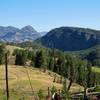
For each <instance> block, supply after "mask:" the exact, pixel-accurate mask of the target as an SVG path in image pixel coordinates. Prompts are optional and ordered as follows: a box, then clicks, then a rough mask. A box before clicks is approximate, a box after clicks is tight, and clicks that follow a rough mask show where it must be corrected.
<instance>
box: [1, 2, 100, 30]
mask: <svg viewBox="0 0 100 100" xmlns="http://www.w3.org/2000/svg"><path fill="white" fill-rule="evenodd" d="M26 25H32V26H33V27H34V28H35V29H36V30H37V31H49V30H51V29H52V28H56V27H61V26H76V27H85V28H94V29H100V0H0V26H15V27H18V28H22V27H23V26H26Z"/></svg>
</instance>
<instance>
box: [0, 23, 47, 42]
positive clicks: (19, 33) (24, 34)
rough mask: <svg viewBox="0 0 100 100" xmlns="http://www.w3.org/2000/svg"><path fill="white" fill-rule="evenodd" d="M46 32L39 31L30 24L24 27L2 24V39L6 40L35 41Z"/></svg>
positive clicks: (0, 34) (0, 29) (0, 38)
mask: <svg viewBox="0 0 100 100" xmlns="http://www.w3.org/2000/svg"><path fill="white" fill-rule="evenodd" d="M44 34H46V32H37V31H36V30H35V29H34V28H33V27H32V26H30V25H28V26H25V27H23V28H22V29H18V28H16V27H12V26H8V27H3V26H0V40H1V41H4V42H14V43H21V42H25V41H31V42H32V41H34V40H36V39H37V38H40V37H41V36H43V35H44Z"/></svg>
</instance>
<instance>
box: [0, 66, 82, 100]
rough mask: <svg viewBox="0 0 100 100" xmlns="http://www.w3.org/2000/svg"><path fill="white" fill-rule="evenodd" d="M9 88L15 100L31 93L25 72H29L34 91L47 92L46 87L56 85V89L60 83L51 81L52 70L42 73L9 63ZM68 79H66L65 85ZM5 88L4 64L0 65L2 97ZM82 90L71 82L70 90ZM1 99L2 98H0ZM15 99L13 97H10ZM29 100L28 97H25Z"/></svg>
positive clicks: (59, 86) (60, 86)
mask: <svg viewBox="0 0 100 100" xmlns="http://www.w3.org/2000/svg"><path fill="white" fill-rule="evenodd" d="M8 70H9V73H8V74H9V89H10V97H11V98H14V97H15V96H16V100H18V98H19V97H21V96H23V95H24V96H25V97H27V98H28V97H29V96H30V95H32V92H31V91H32V89H31V87H30V83H29V80H28V76H27V72H28V73H29V76H30V79H31V84H32V87H33V90H34V93H37V91H38V90H39V89H42V90H43V91H44V92H45V93H47V88H48V87H53V86H56V87H57V89H61V88H62V85H61V84H58V83H53V76H54V74H55V73H53V72H48V71H47V72H46V73H43V72H41V71H40V70H38V69H36V68H31V67H30V68H27V69H26V68H25V67H23V66H15V65H9V69H8ZM48 73H50V74H48ZM68 83H69V81H68V80H67V85H68ZM4 90H5V67H4V65H2V66H0V91H1V92H0V96H1V94H2V97H0V98H3V95H4V94H3V92H4ZM80 90H83V88H82V87H81V86H80V85H78V84H75V83H73V85H72V87H71V90H70V91H73V92H76V91H80ZM0 100H2V99H0ZM11 100H15V99H11ZM26 100H30V99H26Z"/></svg>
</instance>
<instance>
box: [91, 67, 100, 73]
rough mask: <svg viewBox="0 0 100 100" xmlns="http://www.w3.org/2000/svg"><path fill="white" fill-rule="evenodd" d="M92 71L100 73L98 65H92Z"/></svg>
mask: <svg viewBox="0 0 100 100" xmlns="http://www.w3.org/2000/svg"><path fill="white" fill-rule="evenodd" d="M92 71H93V72H95V73H99V74H100V68H98V67H92Z"/></svg>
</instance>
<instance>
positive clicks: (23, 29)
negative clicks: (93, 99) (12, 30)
mask: <svg viewBox="0 0 100 100" xmlns="http://www.w3.org/2000/svg"><path fill="white" fill-rule="evenodd" d="M21 30H22V31H24V32H31V33H34V32H37V31H36V30H35V29H34V28H33V27H32V26H31V25H27V26H25V27H23V28H22V29H21Z"/></svg>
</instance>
